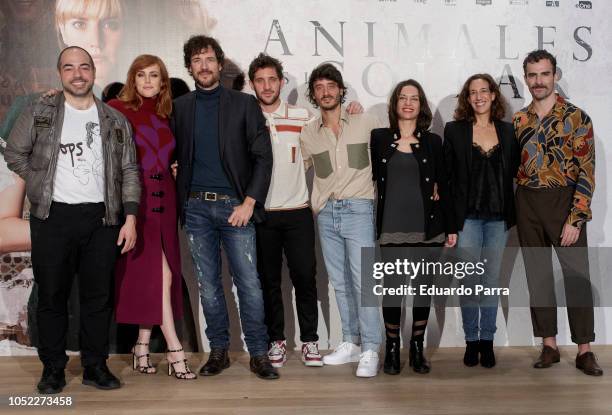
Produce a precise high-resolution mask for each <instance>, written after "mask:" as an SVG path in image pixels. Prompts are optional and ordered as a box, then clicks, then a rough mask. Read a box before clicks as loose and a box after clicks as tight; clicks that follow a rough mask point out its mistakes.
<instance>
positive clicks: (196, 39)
mask: <svg viewBox="0 0 612 415" xmlns="http://www.w3.org/2000/svg"><path fill="white" fill-rule="evenodd" d="M208 48H211V49H212V50H213V51H214V52H215V56H216V57H217V60H218V61H219V65H221V66H223V64H224V63H225V54H224V53H223V49H221V46H220V45H219V42H217V40H216V39H215V38H213V37H209V36H204V35H197V36H191V37H190V38H189V40H188V41H187V42H185V44H184V45H183V59H184V60H185V68H187V69H189V66H191V58H192V57H193V56H194V55H197V54H198V53H200V52H201V51H202V50H206V49H208Z"/></svg>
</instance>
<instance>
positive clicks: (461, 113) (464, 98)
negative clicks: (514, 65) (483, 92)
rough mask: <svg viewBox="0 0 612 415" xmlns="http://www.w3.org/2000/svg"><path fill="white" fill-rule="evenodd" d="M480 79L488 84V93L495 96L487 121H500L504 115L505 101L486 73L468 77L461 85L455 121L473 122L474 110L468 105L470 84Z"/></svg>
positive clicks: (491, 78) (497, 86)
mask: <svg viewBox="0 0 612 415" xmlns="http://www.w3.org/2000/svg"><path fill="white" fill-rule="evenodd" d="M477 79H482V80H483V81H485V82H486V83H488V84H489V91H491V93H492V94H494V95H495V100H494V101H493V102H491V116H490V120H489V121H495V120H501V119H502V118H504V116H505V115H506V99H505V98H504V97H503V95H502V94H501V91H500V90H499V85H497V83H496V82H495V80H493V77H492V76H491V75H489V74H488V73H477V74H474V75H472V76H470V77H469V78H468V79H467V81H465V83H464V84H463V88H461V92H460V93H459V99H458V100H457V108H455V114H454V116H453V117H454V118H455V120H457V121H469V122H474V120H475V119H476V118H475V116H474V108H472V105H471V104H470V101H469V98H470V84H471V83H472V81H475V80H477Z"/></svg>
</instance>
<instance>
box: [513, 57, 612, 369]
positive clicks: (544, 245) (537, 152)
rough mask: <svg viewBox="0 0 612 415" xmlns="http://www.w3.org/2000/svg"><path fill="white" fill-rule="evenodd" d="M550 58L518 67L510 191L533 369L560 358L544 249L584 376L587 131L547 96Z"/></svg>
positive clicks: (591, 158) (588, 336)
mask: <svg viewBox="0 0 612 415" xmlns="http://www.w3.org/2000/svg"><path fill="white" fill-rule="evenodd" d="M556 65H557V62H556V59H555V57H554V56H552V55H551V54H550V53H549V52H547V51H545V50H537V51H533V52H531V53H529V54H528V55H527V57H526V58H525V60H524V62H523V70H524V74H525V83H526V85H527V87H528V88H529V92H530V93H531V96H532V98H533V100H532V102H531V104H529V106H527V107H526V108H523V109H522V110H520V111H519V112H517V113H516V114H515V115H514V128H515V132H516V137H517V139H518V140H519V145H520V147H521V165H520V167H519V171H518V176H517V179H518V185H519V186H518V189H517V192H516V208H517V209H516V210H517V225H518V234H519V240H520V243H521V247H522V250H523V257H524V260H525V268H526V272H527V284H528V287H529V295H530V299H531V320H532V324H533V330H534V335H535V336H536V337H542V338H543V348H542V352H541V354H540V357H539V358H538V360H537V361H536V362H535V364H534V367H535V368H547V367H551V366H552V364H553V363H557V362H559V361H560V356H559V350H558V349H557V344H556V338H555V336H556V335H557V308H556V300H555V287H554V285H555V284H554V276H553V270H552V251H551V249H550V247H551V246H553V247H554V248H555V251H556V252H557V256H558V258H559V262H560V263H561V268H562V270H563V277H564V283H565V292H566V300H567V311H568V316H569V323H570V330H571V335H572V341H573V342H574V343H576V344H578V354H577V356H576V367H577V368H578V369H580V370H582V371H583V372H584V373H585V374H587V375H593V376H600V375H601V374H602V373H603V371H602V369H601V368H600V367H599V365H598V364H597V360H596V358H595V355H594V354H593V353H592V352H591V348H590V342H592V341H594V340H595V333H594V327H593V326H594V323H593V296H592V292H591V284H590V281H589V261H588V253H587V232H586V222H588V221H589V220H591V209H590V204H591V198H592V197H593V190H594V187H595V177H594V176H595V147H594V144H595V143H594V140H593V126H592V124H591V119H590V118H589V116H588V115H587V114H586V113H585V112H584V111H582V110H581V109H580V108H578V107H576V106H575V105H573V104H571V103H569V102H568V101H566V100H565V99H564V98H563V97H561V96H559V95H557V94H555V80H556V79H557V78H556Z"/></svg>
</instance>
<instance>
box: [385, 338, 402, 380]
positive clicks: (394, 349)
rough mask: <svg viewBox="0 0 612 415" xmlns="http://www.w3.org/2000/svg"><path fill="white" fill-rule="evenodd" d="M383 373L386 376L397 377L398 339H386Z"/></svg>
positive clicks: (398, 360) (398, 367) (398, 359)
mask: <svg viewBox="0 0 612 415" xmlns="http://www.w3.org/2000/svg"><path fill="white" fill-rule="evenodd" d="M384 372H385V373H386V374H388V375H399V372H400V339H399V337H395V338H393V337H387V347H386V351H385V365H384Z"/></svg>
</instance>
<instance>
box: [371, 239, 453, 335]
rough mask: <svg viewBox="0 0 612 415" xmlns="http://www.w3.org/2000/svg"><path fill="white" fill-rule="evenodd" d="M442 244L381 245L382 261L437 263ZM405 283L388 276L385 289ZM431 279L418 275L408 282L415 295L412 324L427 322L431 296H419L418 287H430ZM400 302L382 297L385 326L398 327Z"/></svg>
mask: <svg viewBox="0 0 612 415" xmlns="http://www.w3.org/2000/svg"><path fill="white" fill-rule="evenodd" d="M442 246H443V244H437V243H435V244H424V243H410V244H409V243H406V244H385V245H381V246H380V249H381V254H382V260H383V261H384V262H395V260H396V259H400V260H403V259H409V260H410V261H414V262H419V261H421V260H422V259H424V260H426V261H431V262H433V261H437V260H438V258H439V257H440V254H441V252H442ZM406 282H407V279H406V278H400V277H398V276H396V275H390V276H389V278H385V280H384V286H385V288H387V287H388V288H397V287H399V286H400V285H402V284H405V283H406ZM432 284H433V277H432V276H431V275H419V276H418V277H416V278H414V279H412V280H411V281H410V285H411V286H413V287H416V293H417V294H416V295H415V296H414V302H413V305H412V323H413V325H414V322H416V321H427V320H428V319H429V310H430V307H431V296H430V295H421V294H420V293H419V292H420V286H422V285H424V286H427V287H429V286H431V285H432ZM402 301H403V298H402V297H399V296H384V297H383V308H382V309H383V320H384V321H385V324H386V325H391V326H396V325H397V326H399V325H400V323H401V319H402Z"/></svg>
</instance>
